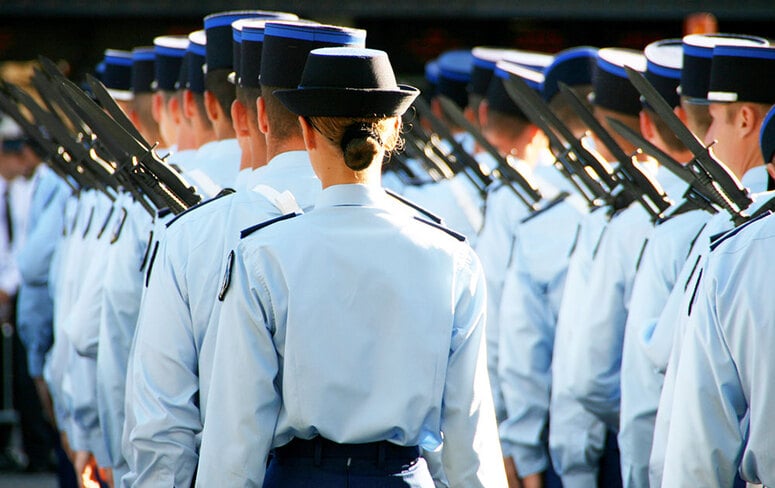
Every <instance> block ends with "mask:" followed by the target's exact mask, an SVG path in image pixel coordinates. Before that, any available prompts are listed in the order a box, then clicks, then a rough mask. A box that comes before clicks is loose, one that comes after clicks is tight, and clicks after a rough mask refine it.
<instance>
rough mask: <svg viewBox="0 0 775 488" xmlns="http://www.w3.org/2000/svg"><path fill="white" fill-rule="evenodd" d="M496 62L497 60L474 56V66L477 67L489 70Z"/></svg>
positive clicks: (493, 67)
mask: <svg viewBox="0 0 775 488" xmlns="http://www.w3.org/2000/svg"><path fill="white" fill-rule="evenodd" d="M496 64H497V61H492V60H489V59H483V58H477V57H476V56H474V66H476V67H478V68H485V69H489V70H494V69H495V65H496Z"/></svg>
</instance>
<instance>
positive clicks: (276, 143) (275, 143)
mask: <svg viewBox="0 0 775 488" xmlns="http://www.w3.org/2000/svg"><path fill="white" fill-rule="evenodd" d="M305 149H306V148H305V147H304V139H302V138H301V137H292V138H288V139H276V138H271V137H267V139H266V161H267V162H269V161H271V160H272V159H274V158H275V157H276V156H279V155H280V154H283V153H287V152H291V151H304V150H305Z"/></svg>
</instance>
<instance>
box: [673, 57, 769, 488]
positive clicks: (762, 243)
mask: <svg viewBox="0 0 775 488" xmlns="http://www.w3.org/2000/svg"><path fill="white" fill-rule="evenodd" d="M758 73H761V74H762V76H767V77H769V76H773V74H774V73H773V72H772V69H770V71H769V72H766V71H764V72H762V71H758ZM774 114H775V110H774V109H771V110H770V111H769V113H768V114H767V116H766V118H765V121H764V122H763V124H762V127H761V143H760V147H761V151H762V156H763V157H764V160H765V161H767V162H768V163H773V162H774V161H775V146H774V145H773V141H775V138H773V132H774V131H775V123H773V119H774V118H775V117H773V115H774ZM770 167H772V165H770ZM774 224H775V220H773V218H772V216H768V217H765V218H763V219H760V220H759V221H756V222H751V223H750V225H744V227H743V228H740V229H737V230H736V231H733V232H731V233H730V235H729V236H727V237H724V238H722V239H721V241H720V242H718V243H716V244H715V245H714V249H713V251H712V252H711V253H710V254H709V256H708V259H707V261H706V263H705V266H704V268H703V276H702V278H701V279H700V282H699V283H698V285H697V287H696V291H695V297H694V298H693V300H692V309H691V317H690V318H689V321H688V324H687V326H686V335H685V336H684V338H683V345H682V347H681V354H680V363H679V364H678V367H677V372H676V379H675V393H674V399H673V402H678V403H675V404H676V405H678V406H679V408H674V409H673V410H672V415H673V420H672V421H671V425H670V432H669V436H668V441H667V453H666V456H665V471H664V475H663V486H689V485H694V486H709V487H722V486H731V484H732V483H733V480H734V479H735V477H736V475H737V473H738V470H739V473H740V475H741V477H742V479H743V480H744V481H747V482H749V483H756V484H761V485H764V486H772V485H773V484H774V483H775V470H773V466H775V450H774V449H773V447H772V442H771V428H772V427H771V426H772V422H771V412H772V405H773V402H775V385H773V380H772V375H770V374H768V371H769V369H770V364H769V363H770V361H769V352H770V351H771V350H772V347H773V344H775V336H773V332H775V331H774V330H773V327H772V316H773V312H775V311H774V310H773V301H772V300H767V299H762V290H761V288H759V287H757V286H755V283H758V282H760V281H761V280H762V277H764V276H769V272H771V271H770V268H771V267H772V260H771V259H769V258H770V254H771V250H772V244H773V238H775V225H774Z"/></svg>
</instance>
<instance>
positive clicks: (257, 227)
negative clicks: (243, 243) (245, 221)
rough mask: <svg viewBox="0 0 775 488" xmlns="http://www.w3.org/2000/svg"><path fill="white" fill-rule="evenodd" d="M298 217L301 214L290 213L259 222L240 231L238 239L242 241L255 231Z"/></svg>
mask: <svg viewBox="0 0 775 488" xmlns="http://www.w3.org/2000/svg"><path fill="white" fill-rule="evenodd" d="M299 215H301V214H300V213H298V212H291V213H287V214H285V215H281V216H279V217H275V218H273V219H269V220H266V221H264V222H261V223H260V224H256V225H253V226H250V227H248V228H247V229H242V230H241V231H240V233H239V238H240V239H244V238H246V237H247V236H249V235H250V234H252V233H254V232H255V231H257V230H261V229H263V228H265V227H269V226H270V225H272V224H276V223H277V222H282V221H283V220H288V219H292V218H294V217H298V216H299Z"/></svg>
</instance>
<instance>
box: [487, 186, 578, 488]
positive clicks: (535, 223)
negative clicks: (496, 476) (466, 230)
mask: <svg viewBox="0 0 775 488" xmlns="http://www.w3.org/2000/svg"><path fill="white" fill-rule="evenodd" d="M584 213H586V209H585V208H584V202H583V201H581V200H580V199H578V198H575V197H568V198H566V200H564V201H562V202H560V203H558V204H556V205H554V206H553V207H551V208H549V209H547V210H545V211H543V212H541V213H538V214H536V215H535V216H532V217H531V218H530V219H529V220H527V221H526V222H524V223H522V224H521V225H520V226H519V227H518V228H517V229H516V237H515V239H514V246H513V249H512V252H511V264H510V265H509V268H508V271H507V274H506V278H505V282H504V285H503V297H502V300H501V311H500V327H499V341H498V346H499V349H500V352H499V354H498V357H499V363H498V374H499V383H500V387H501V390H502V392H503V397H504V400H505V407H506V413H507V418H506V420H504V421H503V422H501V424H500V427H499V430H500V437H501V447H502V449H503V454H504V456H511V457H512V458H513V459H514V462H515V464H516V467H517V471H518V472H519V474H520V476H523V477H524V476H527V475H530V474H533V473H537V472H541V471H544V470H546V468H547V467H548V466H549V452H548V445H547V441H546V439H547V430H548V428H549V395H550V391H551V376H552V371H551V364H552V351H553V349H554V331H555V326H556V324H557V315H558V313H559V309H560V302H561V299H562V293H563V288H564V286H565V276H566V272H567V267H568V262H569V260H570V255H571V251H572V248H573V245H574V243H575V239H576V233H577V231H578V226H579V223H580V221H581V217H582V215H584Z"/></svg>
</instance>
